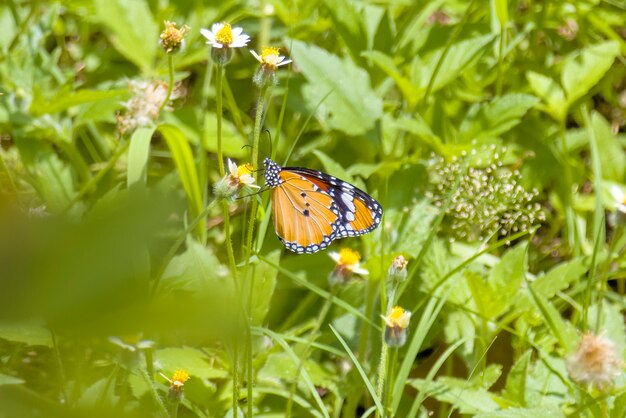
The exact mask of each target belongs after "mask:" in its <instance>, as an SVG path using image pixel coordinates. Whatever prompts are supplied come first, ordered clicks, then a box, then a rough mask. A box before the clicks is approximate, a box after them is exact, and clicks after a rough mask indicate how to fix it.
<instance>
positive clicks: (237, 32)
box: [232, 28, 243, 39]
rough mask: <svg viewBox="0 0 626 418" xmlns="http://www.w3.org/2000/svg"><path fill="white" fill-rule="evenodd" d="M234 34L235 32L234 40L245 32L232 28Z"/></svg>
mask: <svg viewBox="0 0 626 418" xmlns="http://www.w3.org/2000/svg"><path fill="white" fill-rule="evenodd" d="M232 32H233V39H234V38H236V37H238V36H239V35H241V32H243V29H242V28H232Z"/></svg>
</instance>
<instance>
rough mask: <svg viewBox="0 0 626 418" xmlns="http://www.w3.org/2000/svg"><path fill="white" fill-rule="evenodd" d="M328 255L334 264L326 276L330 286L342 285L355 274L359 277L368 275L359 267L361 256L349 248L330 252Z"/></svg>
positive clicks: (367, 272)
mask: <svg viewBox="0 0 626 418" xmlns="http://www.w3.org/2000/svg"><path fill="white" fill-rule="evenodd" d="M328 255H329V256H330V258H332V259H333V260H334V261H335V263H336V264H335V268H334V269H333V271H331V272H330V275H329V276H328V281H329V283H330V284H331V285H336V284H341V283H344V282H345V281H346V280H348V279H350V278H351V277H352V276H353V275H355V274H356V275H359V276H367V275H368V274H369V271H367V270H366V269H364V268H362V267H361V254H359V253H358V252H357V251H354V250H353V249H351V248H342V249H341V250H340V251H339V252H335V251H331V252H330V253H328Z"/></svg>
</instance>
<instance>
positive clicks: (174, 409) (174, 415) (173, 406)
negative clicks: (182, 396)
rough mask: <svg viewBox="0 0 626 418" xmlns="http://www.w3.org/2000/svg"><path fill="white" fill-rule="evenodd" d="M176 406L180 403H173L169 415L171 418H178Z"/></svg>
mask: <svg viewBox="0 0 626 418" xmlns="http://www.w3.org/2000/svg"><path fill="white" fill-rule="evenodd" d="M178 405H180V402H174V404H173V405H172V414H171V415H170V416H171V418H178Z"/></svg>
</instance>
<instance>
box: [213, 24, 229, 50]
mask: <svg viewBox="0 0 626 418" xmlns="http://www.w3.org/2000/svg"><path fill="white" fill-rule="evenodd" d="M215 40H216V41H217V42H219V43H221V44H222V45H225V46H228V45H230V44H231V43H233V30H232V27H231V26H230V25H229V24H228V23H224V26H223V27H222V29H220V30H218V31H217V33H216V34H215Z"/></svg>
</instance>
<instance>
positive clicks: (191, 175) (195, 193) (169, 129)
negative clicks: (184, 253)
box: [158, 125, 204, 236]
mask: <svg viewBox="0 0 626 418" xmlns="http://www.w3.org/2000/svg"><path fill="white" fill-rule="evenodd" d="M158 130H159V132H160V133H161V134H162V135H163V138H164V139H165V142H166V143H167V146H168V148H169V150H170V153H171V154H172V158H173V159H174V163H175V164H176V168H177V169H178V175H179V176H180V181H181V183H182V185H183V189H184V190H185V194H186V195H187V202H188V204H189V209H190V212H191V218H192V219H193V218H195V217H196V216H198V215H199V214H200V213H201V212H202V210H203V203H202V192H201V191H200V183H199V180H198V172H197V171H196V165H195V161H194V159H193V153H192V152H191V147H190V146H189V142H187V138H185V136H184V135H183V133H182V132H181V131H180V130H179V129H178V128H177V127H175V126H173V125H161V126H159V128H158ZM196 231H197V232H198V234H199V236H202V234H203V233H204V223H203V222H199V223H198V226H197V227H196Z"/></svg>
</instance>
